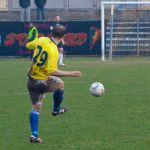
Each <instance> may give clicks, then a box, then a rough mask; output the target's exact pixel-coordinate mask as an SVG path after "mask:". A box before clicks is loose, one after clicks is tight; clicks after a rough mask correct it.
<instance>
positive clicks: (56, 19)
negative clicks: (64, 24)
mask: <svg viewBox="0 0 150 150" xmlns="http://www.w3.org/2000/svg"><path fill="white" fill-rule="evenodd" d="M53 21H56V22H60V21H62V18H61V16H59V15H56V16H54V17H53Z"/></svg>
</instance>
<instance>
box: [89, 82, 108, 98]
mask: <svg viewBox="0 0 150 150" xmlns="http://www.w3.org/2000/svg"><path fill="white" fill-rule="evenodd" d="M104 92H105V88H104V85H103V84H102V83H100V82H94V83H92V84H91V85H90V93H91V94H92V95H94V96H96V97H99V96H102V95H103V94H104Z"/></svg>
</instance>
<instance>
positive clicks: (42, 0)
mask: <svg viewBox="0 0 150 150" xmlns="http://www.w3.org/2000/svg"><path fill="white" fill-rule="evenodd" d="M34 2H35V5H36V7H40V8H43V7H44V6H45V4H46V0H34Z"/></svg>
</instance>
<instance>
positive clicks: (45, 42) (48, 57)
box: [26, 37, 59, 80]
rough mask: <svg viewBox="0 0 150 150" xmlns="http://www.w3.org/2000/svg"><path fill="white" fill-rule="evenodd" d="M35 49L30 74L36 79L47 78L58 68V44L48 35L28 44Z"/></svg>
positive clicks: (27, 45) (28, 46)
mask: <svg viewBox="0 0 150 150" xmlns="http://www.w3.org/2000/svg"><path fill="white" fill-rule="evenodd" d="M26 47H27V48H28V49H31V50H34V54H33V57H32V66H31V68H30V76H31V77H32V78H34V79H39V80H46V79H47V78H48V77H49V76H50V73H52V72H54V71H56V70H57V62H58V57H59V52H58V48H57V45H56V44H55V43H54V42H53V41H52V40H51V39H49V38H47V37H41V38H38V39H36V40H34V41H32V42H29V43H27V44H26Z"/></svg>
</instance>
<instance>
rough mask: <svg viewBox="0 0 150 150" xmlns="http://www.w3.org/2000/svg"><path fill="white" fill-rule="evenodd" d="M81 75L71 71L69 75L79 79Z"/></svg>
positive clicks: (78, 72)
mask: <svg viewBox="0 0 150 150" xmlns="http://www.w3.org/2000/svg"><path fill="white" fill-rule="evenodd" d="M82 75H83V74H82V73H81V72H80V71H72V72H71V73H70V76H71V77H81V76H82Z"/></svg>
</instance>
